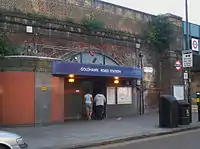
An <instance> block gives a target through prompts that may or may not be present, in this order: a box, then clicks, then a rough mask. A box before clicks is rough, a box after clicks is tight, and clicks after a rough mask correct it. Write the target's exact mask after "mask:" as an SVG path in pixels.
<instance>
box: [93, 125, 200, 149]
mask: <svg viewBox="0 0 200 149" xmlns="http://www.w3.org/2000/svg"><path fill="white" fill-rule="evenodd" d="M90 149H200V129H198V130H194V131H187V132H181V133H177V134H172V135H166V136H159V137H152V138H148V139H141V140H135V141H129V142H124V143H119V144H112V145H107V146H100V147H94V148H90Z"/></svg>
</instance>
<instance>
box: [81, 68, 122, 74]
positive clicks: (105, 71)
mask: <svg viewBox="0 0 200 149" xmlns="http://www.w3.org/2000/svg"><path fill="white" fill-rule="evenodd" d="M80 71H83V72H101V73H115V74H121V73H122V71H121V70H118V69H104V68H101V69H99V68H90V67H81V68H80Z"/></svg>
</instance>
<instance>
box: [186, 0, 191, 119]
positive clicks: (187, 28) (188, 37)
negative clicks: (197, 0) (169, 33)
mask: <svg viewBox="0 0 200 149" xmlns="http://www.w3.org/2000/svg"><path fill="white" fill-rule="evenodd" d="M185 17H186V19H185V20H186V36H187V40H186V50H190V36H189V22H188V0H185ZM190 74H191V72H190V68H188V80H187V83H188V102H189V104H190V107H189V120H190V122H192V99H191V79H190V78H191V75H190Z"/></svg>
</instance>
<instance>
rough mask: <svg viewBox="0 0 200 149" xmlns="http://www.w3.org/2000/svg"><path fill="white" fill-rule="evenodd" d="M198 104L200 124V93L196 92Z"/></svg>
mask: <svg viewBox="0 0 200 149" xmlns="http://www.w3.org/2000/svg"><path fill="white" fill-rule="evenodd" d="M196 102H197V108H198V121H199V122H200V92H196Z"/></svg>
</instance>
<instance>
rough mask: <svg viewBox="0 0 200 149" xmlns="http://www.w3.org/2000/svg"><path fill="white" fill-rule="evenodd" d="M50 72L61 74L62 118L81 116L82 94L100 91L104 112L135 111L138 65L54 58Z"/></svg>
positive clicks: (116, 114) (121, 113) (115, 114)
mask: <svg viewBox="0 0 200 149" xmlns="http://www.w3.org/2000/svg"><path fill="white" fill-rule="evenodd" d="M52 75H53V76H54V77H58V78H59V77H62V78H64V103H63V105H64V119H65V120H70V119H82V118H83V117H84V109H83V96H84V94H85V93H86V92H87V91H88V90H89V91H90V92H91V93H92V94H93V96H95V95H96V94H98V93H99V92H101V91H102V92H103V93H104V95H105V96H106V98H107V106H106V116H107V117H119V116H131V115H135V114H137V113H138V109H139V108H138V107H139V96H138V93H137V89H136V82H137V79H141V77H142V72H141V69H140V68H134V67H122V66H108V65H99V64H81V63H69V62H66V61H54V62H53V64H52Z"/></svg>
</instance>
